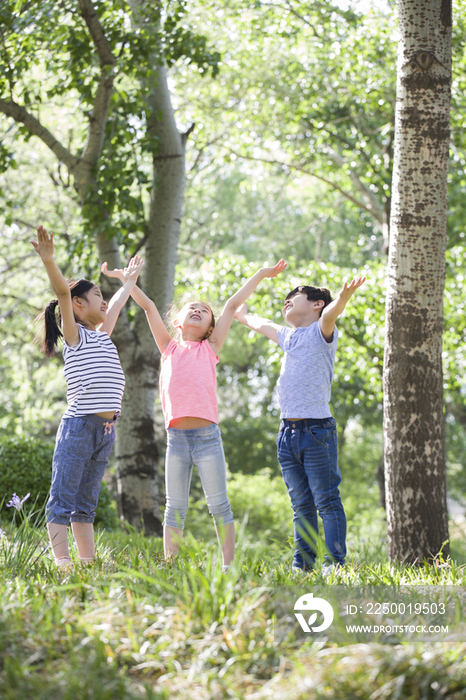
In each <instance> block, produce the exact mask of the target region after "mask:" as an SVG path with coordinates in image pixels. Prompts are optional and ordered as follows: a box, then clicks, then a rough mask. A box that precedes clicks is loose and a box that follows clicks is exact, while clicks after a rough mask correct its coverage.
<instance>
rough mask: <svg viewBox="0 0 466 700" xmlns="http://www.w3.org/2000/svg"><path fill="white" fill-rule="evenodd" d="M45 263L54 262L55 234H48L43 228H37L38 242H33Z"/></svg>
mask: <svg viewBox="0 0 466 700" xmlns="http://www.w3.org/2000/svg"><path fill="white" fill-rule="evenodd" d="M31 243H32V245H33V246H34V248H35V251H36V253H38V254H39V255H40V257H41V259H42V261H43V262H47V261H49V260H53V250H54V247H53V233H51V234H50V235H49V234H48V233H47V231H46V230H45V228H44V227H43V226H38V227H37V241H31Z"/></svg>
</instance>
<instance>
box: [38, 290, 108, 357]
mask: <svg viewBox="0 0 466 700" xmlns="http://www.w3.org/2000/svg"><path fill="white" fill-rule="evenodd" d="M68 285H69V287H70V292H71V298H73V297H84V298H87V297H86V294H87V293H88V292H89V291H90V290H91V289H92V288H93V287H95V286H96V285H95V284H94V282H90V281H89V280H77V281H76V280H70V281H69V282H68ZM57 306H58V299H52V301H50V302H49V303H48V304H47V306H46V307H45V309H44V311H43V312H42V313H41V314H39V316H38V317H37V318H36V321H43V334H40V335H41V337H40V338H39V340H40V343H41V345H40V348H41V350H43V352H45V354H46V356H47V357H53V355H54V354H55V348H56V347H57V345H58V341H59V339H60V338H63V333H62V331H61V328H60V326H61V314H60V309H59V310H58V321H57V315H56V310H57ZM36 338H37V336H36Z"/></svg>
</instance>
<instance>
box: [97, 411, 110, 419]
mask: <svg viewBox="0 0 466 700" xmlns="http://www.w3.org/2000/svg"><path fill="white" fill-rule="evenodd" d="M95 415H96V416H100V417H101V418H105V420H112V418H113V417H114V416H115V411H102V413H96V414H95Z"/></svg>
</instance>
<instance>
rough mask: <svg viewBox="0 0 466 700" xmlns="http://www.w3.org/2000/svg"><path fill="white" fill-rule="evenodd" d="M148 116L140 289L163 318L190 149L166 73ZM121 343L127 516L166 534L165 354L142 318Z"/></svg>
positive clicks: (119, 468) (119, 456)
mask: <svg viewBox="0 0 466 700" xmlns="http://www.w3.org/2000/svg"><path fill="white" fill-rule="evenodd" d="M146 87H147V86H146ZM146 114H147V133H148V137H149V138H150V139H154V138H155V139H156V140H157V142H158V143H159V148H158V149H157V152H156V153H155V154H154V156H153V182H152V192H151V201H150V211H149V219H148V222H147V227H146V245H145V256H144V257H145V265H144V268H143V272H142V275H141V276H142V283H141V286H142V288H143V289H144V291H145V293H146V294H147V295H148V296H149V297H150V298H151V299H152V300H153V301H154V302H155V304H156V306H157V308H158V309H159V311H160V313H161V314H162V315H163V314H164V313H165V311H166V309H167V305H168V304H169V303H170V302H171V300H172V296H173V284H174V277H175V267H176V256H177V248H178V239H179V233H180V224H181V211H182V207H183V195H184V183H185V141H186V138H185V136H184V135H182V134H180V132H179V131H178V129H177V126H176V122H175V115H174V112H173V108H172V105H171V99H170V93H169V89H168V83H167V74H166V68H165V66H164V65H159V66H158V67H157V69H156V73H155V74H154V77H153V84H152V86H151V91H150V93H149V95H148V98H147V112H146ZM114 335H115V342H116V345H117V347H118V352H119V354H120V357H121V361H122V365H123V368H124V371H125V375H126V380H127V381H126V388H125V394H124V399H123V406H122V415H121V419H119V421H118V424H117V439H116V445H115V456H116V476H117V487H118V494H119V501H120V514H121V517H122V518H124V519H125V520H126V521H128V522H129V523H130V524H131V525H133V526H134V527H136V528H138V529H140V528H141V526H143V527H144V530H145V531H146V533H151V534H161V516H160V505H161V502H162V495H161V493H160V490H159V482H160V479H159V475H158V472H159V454H158V449H157V442H156V437H155V432H154V401H155V396H156V393H157V390H158V374H159V365H160V353H159V351H158V349H157V346H156V344H155V341H154V338H153V337H152V333H151V332H150V329H149V326H148V324H147V321H146V317H145V313H144V312H142V311H141V312H139V313H138V315H137V317H136V322H135V324H134V326H133V327H132V329H131V330H129V329H128V328H127V327H125V325H124V324H123V323H122V324H121V325H117V328H116V329H115V334H114ZM162 468H163V466H162Z"/></svg>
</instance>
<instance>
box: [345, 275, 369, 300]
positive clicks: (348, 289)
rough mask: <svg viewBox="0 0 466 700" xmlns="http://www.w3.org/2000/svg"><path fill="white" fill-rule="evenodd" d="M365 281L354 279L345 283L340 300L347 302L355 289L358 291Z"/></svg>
mask: <svg viewBox="0 0 466 700" xmlns="http://www.w3.org/2000/svg"><path fill="white" fill-rule="evenodd" d="M365 281H366V278H365V277H355V278H354V279H353V280H351V282H349V283H348V282H345V284H344V285H343V289H342V290H341V292H340V298H341V299H343V300H344V301H345V302H347V301H348V300H349V299H350V298H351V297H352V296H353V294H354V292H355V291H356V289H359V287H360V286H361V285H363V284H364V282H365Z"/></svg>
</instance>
